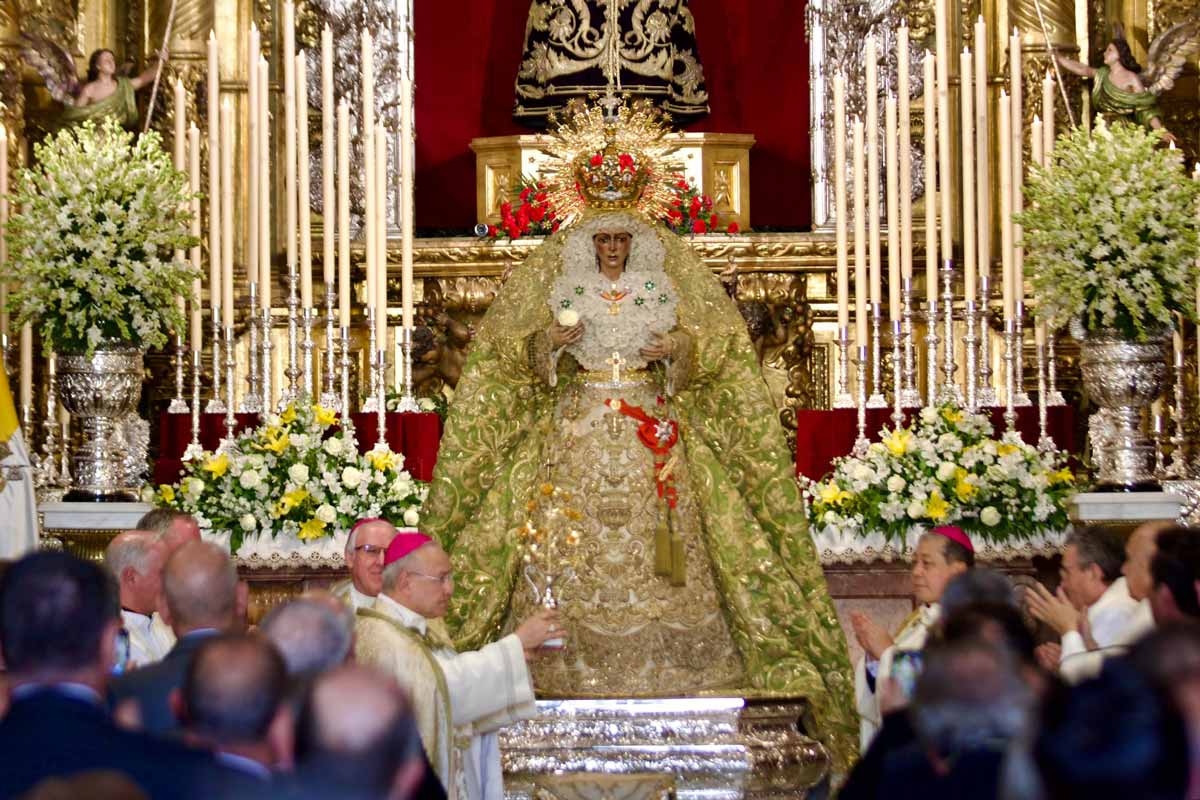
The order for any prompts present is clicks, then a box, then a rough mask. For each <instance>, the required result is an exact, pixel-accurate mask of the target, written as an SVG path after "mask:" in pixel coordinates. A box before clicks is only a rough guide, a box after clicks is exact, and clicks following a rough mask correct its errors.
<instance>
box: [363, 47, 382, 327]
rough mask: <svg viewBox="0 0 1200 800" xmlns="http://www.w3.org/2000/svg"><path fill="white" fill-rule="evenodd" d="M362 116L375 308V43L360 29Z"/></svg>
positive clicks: (370, 303)
mask: <svg viewBox="0 0 1200 800" xmlns="http://www.w3.org/2000/svg"><path fill="white" fill-rule="evenodd" d="M361 47H362V118H361V119H360V120H359V123H360V125H361V127H360V129H359V130H360V132H361V135H362V147H363V171H364V175H363V178H364V181H363V183H364V188H365V194H366V203H365V205H366V213H365V214H364V216H363V238H364V239H365V244H366V248H365V249H366V256H367V307H368V308H371V309H374V308H375V289H376V287H377V283H378V278H377V277H376V275H375V271H376V269H377V268H378V266H379V265H378V263H377V257H376V253H375V246H376V243H377V241H378V239H377V238H376V234H375V221H376V212H375V201H376V193H375V133H374V132H375V47H374V43H373V42H372V39H371V33H370V31H363V32H362V42H361Z"/></svg>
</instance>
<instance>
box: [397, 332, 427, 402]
mask: <svg viewBox="0 0 1200 800" xmlns="http://www.w3.org/2000/svg"><path fill="white" fill-rule="evenodd" d="M399 335H400V351H401V359H400V366H401V377H400V402H399V403H398V404H397V406H396V410H397V411H399V412H401V413H403V414H415V413H416V412H418V411H420V410H421V407H420V406H419V405H418V404H417V398H416V396H415V395H413V381H412V346H413V329H412V328H411V327H407V326H401V327H400V330H399Z"/></svg>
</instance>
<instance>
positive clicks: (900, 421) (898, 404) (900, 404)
mask: <svg viewBox="0 0 1200 800" xmlns="http://www.w3.org/2000/svg"><path fill="white" fill-rule="evenodd" d="M900 330H901V323H900V320H898V319H894V320H892V427H893V428H894V429H897V430H898V429H899V428H901V427H903V425H904V382H903V378H902V370H901V365H900V359H901V358H903V355H902V353H901V347H900Z"/></svg>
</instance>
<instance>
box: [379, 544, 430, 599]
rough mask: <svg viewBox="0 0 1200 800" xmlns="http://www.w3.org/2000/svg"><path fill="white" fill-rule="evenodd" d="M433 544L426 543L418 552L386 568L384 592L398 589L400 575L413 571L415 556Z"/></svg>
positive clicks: (415, 551)
mask: <svg viewBox="0 0 1200 800" xmlns="http://www.w3.org/2000/svg"><path fill="white" fill-rule="evenodd" d="M433 544H434V542H426V543H425V544H423V545H421V546H420V547H418V548H417V549H416V550H413V551H412V552H411V553H409V554H408V555H406V556H405V557H404V558H401V559H398V560H396V561H393V562H392V563H391V564H388V565H387V566H386V567H384V568H383V590H384V591H385V592H390V591H391V590H392V589H394V588H396V582H397V581H399V580H400V575H401V574H402V573H405V572H412V571H413V561H414V558H413V556H415V555H416V554H417V553H419V552H420V551H422V550H424V549H425V548H426V547H430V546H431V545H433Z"/></svg>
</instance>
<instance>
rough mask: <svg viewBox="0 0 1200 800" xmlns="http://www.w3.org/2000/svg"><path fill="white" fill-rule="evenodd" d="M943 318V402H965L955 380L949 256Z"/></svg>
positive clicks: (944, 276)
mask: <svg viewBox="0 0 1200 800" xmlns="http://www.w3.org/2000/svg"><path fill="white" fill-rule="evenodd" d="M942 306H943V308H942V319H943V320H944V322H945V326H946V327H945V332H944V333H943V337H944V339H945V341H944V342H943V343H942V355H943V361H942V371H943V373H944V375H945V379H944V380H943V381H942V394H941V401H942V402H943V403H954V404H955V405H959V406H961V405H962V404H963V395H962V389H960V388H959V387H958V384H957V383H955V382H954V371H955V369H957V365H956V364H955V363H954V259H952V258H947V259H945V260H944V261H943V262H942Z"/></svg>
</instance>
